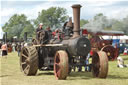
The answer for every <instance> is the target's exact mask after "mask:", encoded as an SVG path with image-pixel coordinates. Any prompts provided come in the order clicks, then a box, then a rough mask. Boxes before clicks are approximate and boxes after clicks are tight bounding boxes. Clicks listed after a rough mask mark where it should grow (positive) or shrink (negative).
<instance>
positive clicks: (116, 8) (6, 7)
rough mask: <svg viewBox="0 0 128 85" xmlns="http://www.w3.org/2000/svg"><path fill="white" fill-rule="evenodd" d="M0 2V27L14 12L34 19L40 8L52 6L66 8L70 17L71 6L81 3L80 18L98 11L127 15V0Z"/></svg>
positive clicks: (106, 13) (118, 16) (118, 17)
mask: <svg viewBox="0 0 128 85" xmlns="http://www.w3.org/2000/svg"><path fill="white" fill-rule="evenodd" d="M0 4H1V6H0V29H1V27H2V26H3V25H4V24H5V23H6V22H7V21H8V20H9V18H10V17H11V16H12V15H14V14H15V13H17V14H25V15H26V16H27V17H28V19H36V18H37V16H38V13H39V12H40V11H41V10H42V9H48V8H50V7H52V6H54V7H55V6H56V7H63V8H66V9H67V15H69V16H70V17H72V16H73V15H72V8H71V6H72V5H73V4H81V6H82V8H81V19H92V18H93V17H94V16H95V15H96V14H98V13H103V14H104V15H105V16H107V17H108V18H116V19H122V18H124V17H126V16H127V15H128V0H125V1H124V0H1V2H0ZM0 33H1V30H0ZM0 37H1V35H0Z"/></svg>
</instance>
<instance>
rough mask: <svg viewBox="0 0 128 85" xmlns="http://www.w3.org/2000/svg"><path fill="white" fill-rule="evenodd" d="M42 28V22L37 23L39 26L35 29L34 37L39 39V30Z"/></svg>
mask: <svg viewBox="0 0 128 85" xmlns="http://www.w3.org/2000/svg"><path fill="white" fill-rule="evenodd" d="M42 30H43V23H40V24H39V27H38V28H37V29H36V38H37V39H38V40H39V38H40V32H41V31H42Z"/></svg>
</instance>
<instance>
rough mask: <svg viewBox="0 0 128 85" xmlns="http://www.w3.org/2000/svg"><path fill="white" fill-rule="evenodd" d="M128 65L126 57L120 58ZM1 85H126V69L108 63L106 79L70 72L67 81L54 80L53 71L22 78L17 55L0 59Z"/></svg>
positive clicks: (13, 54) (110, 62) (89, 73)
mask: <svg viewBox="0 0 128 85" xmlns="http://www.w3.org/2000/svg"><path fill="white" fill-rule="evenodd" d="M122 57H123V59H124V60H125V64H128V56H122ZM0 80H1V81H0V83H1V85H128V68H117V62H116V61H109V72H108V77H107V78H106V79H99V78H93V77H92V73H91V72H72V73H71V74H70V75H69V76H68V77H67V80H56V79H55V77H54V74H53V71H38V73H37V75H36V76H24V75H23V73H22V72H21V71H20V65H19V57H18V56H17V53H15V52H14V53H9V55H8V58H7V59H6V58H0Z"/></svg>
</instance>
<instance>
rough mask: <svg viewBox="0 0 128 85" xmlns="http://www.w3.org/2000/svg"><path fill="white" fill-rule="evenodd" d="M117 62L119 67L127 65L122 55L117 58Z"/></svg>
mask: <svg viewBox="0 0 128 85" xmlns="http://www.w3.org/2000/svg"><path fill="white" fill-rule="evenodd" d="M117 63H118V65H117V67H119V68H124V67H127V65H125V64H124V60H123V59H122V58H121V57H120V56H119V57H118V58H117Z"/></svg>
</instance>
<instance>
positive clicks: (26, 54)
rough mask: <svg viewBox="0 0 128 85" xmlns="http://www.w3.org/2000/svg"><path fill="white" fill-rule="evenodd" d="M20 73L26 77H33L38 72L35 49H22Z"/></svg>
mask: <svg viewBox="0 0 128 85" xmlns="http://www.w3.org/2000/svg"><path fill="white" fill-rule="evenodd" d="M20 67H21V71H22V72H23V73H24V74H25V75H27V76H31V75H35V74H36V73H37V70H38V54H37V50H36V48H35V47H33V46H32V47H24V48H23V49H22V51H21V54H20Z"/></svg>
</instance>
